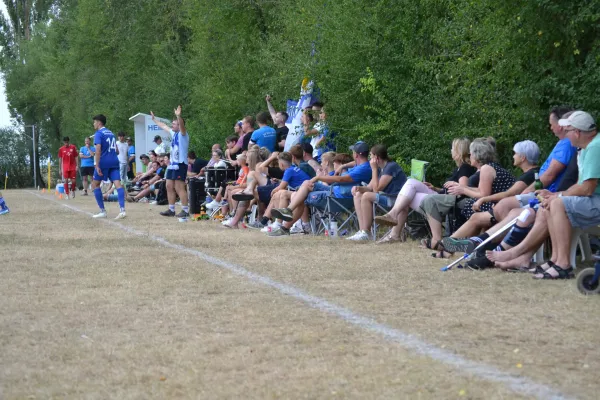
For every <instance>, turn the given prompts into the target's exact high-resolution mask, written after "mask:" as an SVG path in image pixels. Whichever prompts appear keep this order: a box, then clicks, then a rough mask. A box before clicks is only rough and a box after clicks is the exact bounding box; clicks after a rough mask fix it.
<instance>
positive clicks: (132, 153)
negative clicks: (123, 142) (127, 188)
mask: <svg viewBox="0 0 600 400" xmlns="http://www.w3.org/2000/svg"><path fill="white" fill-rule="evenodd" d="M127 156H128V157H131V156H134V157H135V146H129V149H127ZM133 161H135V158H134V160H133ZM133 161H129V162H130V163H132V162H133Z"/></svg>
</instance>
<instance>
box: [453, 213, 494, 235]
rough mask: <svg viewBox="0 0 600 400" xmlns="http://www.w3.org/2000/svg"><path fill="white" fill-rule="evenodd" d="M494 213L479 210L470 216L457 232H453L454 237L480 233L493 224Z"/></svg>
mask: <svg viewBox="0 0 600 400" xmlns="http://www.w3.org/2000/svg"><path fill="white" fill-rule="evenodd" d="M491 218H492V215H491V214H490V213H489V212H487V211H482V212H477V213H475V214H473V215H472V216H471V218H469V220H468V221H467V222H465V223H464V224H463V225H462V226H461V227H460V228H458V230H457V231H456V232H454V233H453V234H452V236H451V237H453V238H465V237H471V236H474V235H477V234H479V232H481V230H482V229H485V228H489V227H490V226H492V222H491Z"/></svg>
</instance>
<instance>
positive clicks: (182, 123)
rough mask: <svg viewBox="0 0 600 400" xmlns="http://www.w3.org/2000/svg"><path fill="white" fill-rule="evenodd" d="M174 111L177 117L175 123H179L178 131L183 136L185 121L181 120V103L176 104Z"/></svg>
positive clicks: (184, 133)
mask: <svg viewBox="0 0 600 400" xmlns="http://www.w3.org/2000/svg"><path fill="white" fill-rule="evenodd" d="M174 112H175V116H176V117H177V123H178V124H179V133H181V134H182V135H183V136H185V135H186V133H187V131H186V129H185V123H184V122H183V118H181V105H179V106H177V108H176V109H175V110H174Z"/></svg>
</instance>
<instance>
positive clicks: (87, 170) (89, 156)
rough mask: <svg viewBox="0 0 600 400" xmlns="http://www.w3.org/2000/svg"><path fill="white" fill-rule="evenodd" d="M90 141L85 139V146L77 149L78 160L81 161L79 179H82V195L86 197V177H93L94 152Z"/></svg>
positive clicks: (87, 138) (87, 184)
mask: <svg viewBox="0 0 600 400" xmlns="http://www.w3.org/2000/svg"><path fill="white" fill-rule="evenodd" d="M91 143H92V141H91V140H90V138H89V137H86V138H85V146H83V147H82V148H81V149H79V158H80V159H81V169H80V171H81V179H83V195H84V196H87V195H88V191H87V190H88V187H89V182H88V176H91V177H92V178H93V176H94V156H95V155H96V152H95V151H94V149H93V148H92V146H91Z"/></svg>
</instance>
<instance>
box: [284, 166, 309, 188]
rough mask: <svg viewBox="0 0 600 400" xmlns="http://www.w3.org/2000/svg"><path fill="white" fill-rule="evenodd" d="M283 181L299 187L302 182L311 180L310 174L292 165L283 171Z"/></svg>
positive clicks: (293, 186) (290, 185)
mask: <svg viewBox="0 0 600 400" xmlns="http://www.w3.org/2000/svg"><path fill="white" fill-rule="evenodd" d="M281 180H282V181H283V182H287V184H288V186H289V187H290V188H294V189H295V188H299V187H300V185H302V182H304V181H308V180H310V176H308V174H307V173H306V172H304V171H302V170H301V169H300V168H298V167H295V166H292V167H289V168H288V169H286V170H285V171H284V172H283V178H282V179H281Z"/></svg>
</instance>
